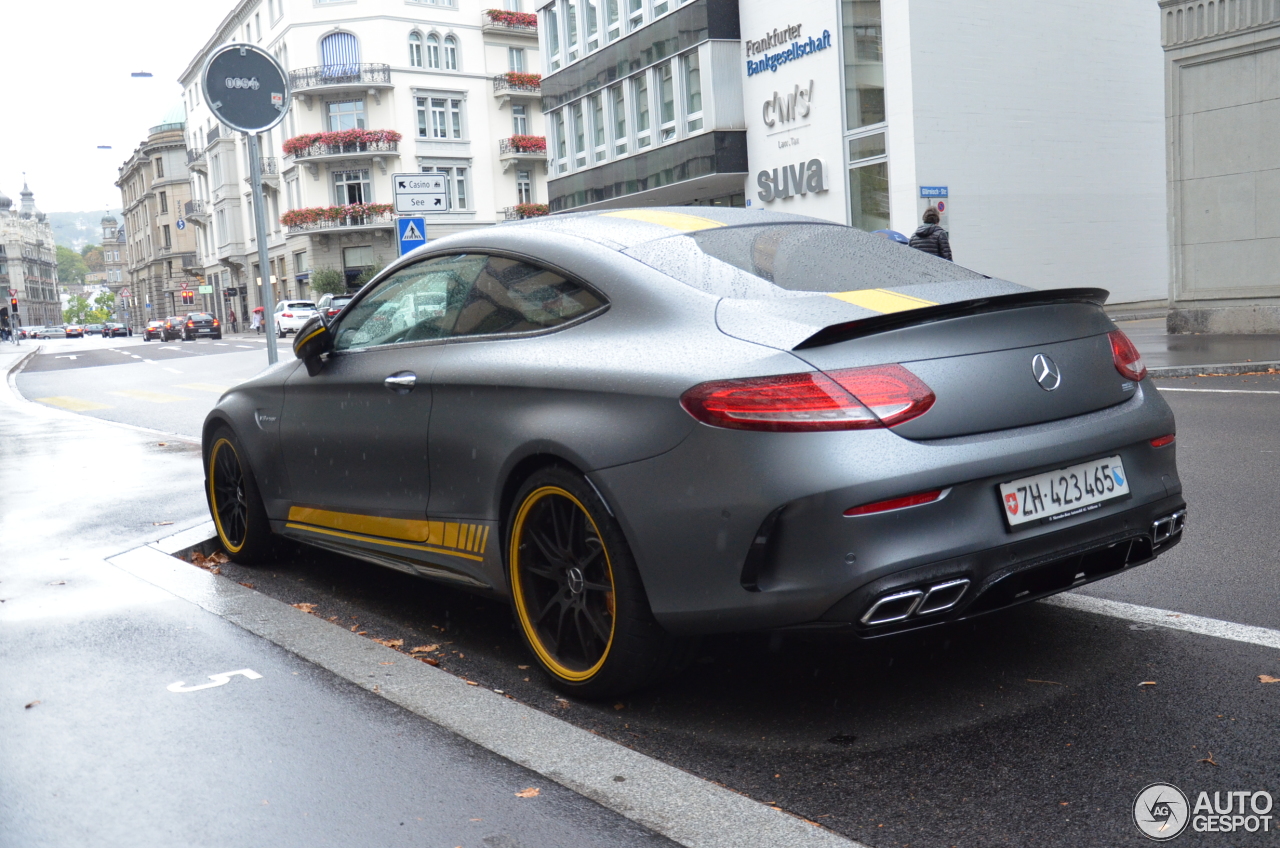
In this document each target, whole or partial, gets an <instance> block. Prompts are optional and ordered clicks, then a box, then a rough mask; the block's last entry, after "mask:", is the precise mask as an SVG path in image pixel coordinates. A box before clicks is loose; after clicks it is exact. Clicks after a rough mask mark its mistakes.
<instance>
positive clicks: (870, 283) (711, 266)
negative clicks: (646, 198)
mask: <svg viewBox="0 0 1280 848" xmlns="http://www.w3.org/2000/svg"><path fill="white" fill-rule="evenodd" d="M627 253H628V254H629V255H631V256H633V257H635V258H636V259H639V260H640V261H641V262H643V263H645V264H646V265H648V266H650V267H652V268H656V269H657V270H659V271H662V272H663V273H665V274H668V275H670V276H672V277H675V278H676V279H677V280H680V281H681V282H683V283H686V284H687V285H690V286H693V287H694V288H698V289H701V290H703V291H705V292H707V293H709V294H713V295H717V296H719V297H737V298H768V297H786V296H788V295H789V294H791V293H795V294H802V293H808V292H817V293H824V294H825V293H831V292H846V291H854V290H858V289H877V288H895V287H901V286H912V285H919V284H920V283H942V282H953V281H958V280H983V279H987V277H985V276H984V275H982V274H979V273H977V272H976V271H970V270H969V269H968V268H964V267H961V266H959V265H956V264H955V263H953V262H948V261H946V260H945V259H939V258H938V257H936V256H931V255H930V254H927V253H923V252H921V251H919V250H914V249H912V248H910V247H908V246H906V245H904V244H897V243H895V242H891V241H889V240H887V239H884V238H881V237H880V236H877V235H872V234H870V233H864V232H862V231H861V230H855V229H853V228H852V227H844V226H840V225H839V224H812V223H803V224H799V223H797V224H761V225H759V226H745V227H715V228H712V229H707V230H701V231H698V232H696V233H691V234H689V235H684V236H676V237H674V238H667V239H661V240H659V241H653V242H648V243H647V244H642V245H639V246H638V247H635V248H632V249H631V250H628V251H627Z"/></svg>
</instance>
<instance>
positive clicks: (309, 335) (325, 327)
mask: <svg viewBox="0 0 1280 848" xmlns="http://www.w3.org/2000/svg"><path fill="white" fill-rule="evenodd" d="M331 350H333V333H331V332H329V324H328V322H326V321H325V319H324V315H323V314H319V313H317V314H316V315H315V316H314V317H312V318H311V319H310V320H309V321H307V323H305V324H303V325H302V328H301V329H299V330H298V334H297V335H296V336H295V337H294V339H293V355H294V356H296V357H297V358H298V359H301V360H302V361H303V362H305V363H306V364H307V373H308V374H311V375H312V376H315V375H316V374H317V373H319V371H320V357H321V356H324V355H325V354H326V353H328V352H329V351H331Z"/></svg>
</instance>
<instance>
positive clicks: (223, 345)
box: [213, 342, 228, 347]
mask: <svg viewBox="0 0 1280 848" xmlns="http://www.w3.org/2000/svg"><path fill="white" fill-rule="evenodd" d="M213 346H214V347H228V345H227V343H226V342H214V343H213Z"/></svg>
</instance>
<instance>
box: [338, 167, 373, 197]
mask: <svg viewBox="0 0 1280 848" xmlns="http://www.w3.org/2000/svg"><path fill="white" fill-rule="evenodd" d="M372 201H373V194H372V192H370V190H369V170H368V169H367V168H361V169H359V170H355V171H334V172H333V202H334V204H335V205H337V206H346V205H347V204H348V203H371V202H372Z"/></svg>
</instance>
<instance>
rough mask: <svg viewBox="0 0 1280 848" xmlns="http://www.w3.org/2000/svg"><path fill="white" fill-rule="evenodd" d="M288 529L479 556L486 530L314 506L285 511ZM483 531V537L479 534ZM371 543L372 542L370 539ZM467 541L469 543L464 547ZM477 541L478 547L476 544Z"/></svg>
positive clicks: (450, 523)
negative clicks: (333, 532) (337, 532)
mask: <svg viewBox="0 0 1280 848" xmlns="http://www.w3.org/2000/svg"><path fill="white" fill-rule="evenodd" d="M288 520H289V522H290V525H289V526H295V525H296V526H297V529H301V530H307V529H315V528H317V527H323V528H325V529H326V530H341V531H344V532H347V533H353V534H355V535H356V536H360V537H379V536H380V537H382V538H385V539H396V540H399V541H404V542H415V543H418V544H426V545H431V546H432V547H433V548H462V549H465V550H468V551H476V552H478V553H481V554H483V553H484V551H485V542H486V541H487V540H488V530H489V528H488V527H487V526H486V525H483V524H460V523H458V522H454V521H430V520H425V521H424V520H418V519H412V518H384V517H382V516H378V515H360V514H358V513H354V512H334V511H332V510H327V509H317V508H314V507H305V506H294V507H290V508H289V519H288ZM482 530H483V531H484V536H483V538H482V537H481V531H482ZM371 540H372V539H371ZM468 542H470V544H468ZM477 542H478V544H477Z"/></svg>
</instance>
